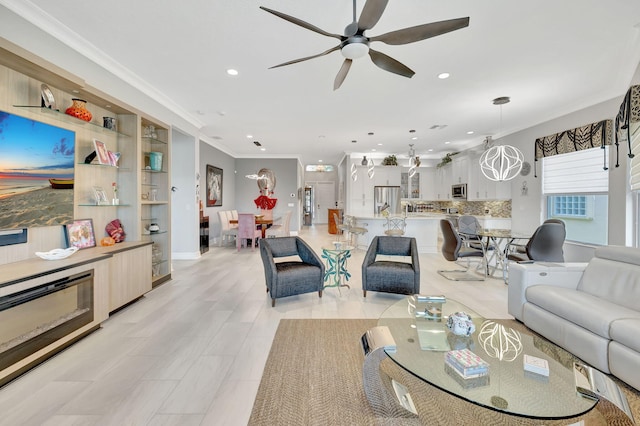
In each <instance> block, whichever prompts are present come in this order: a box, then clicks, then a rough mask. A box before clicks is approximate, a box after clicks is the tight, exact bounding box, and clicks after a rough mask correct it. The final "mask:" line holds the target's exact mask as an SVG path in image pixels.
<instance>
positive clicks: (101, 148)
mask: <svg viewBox="0 0 640 426" xmlns="http://www.w3.org/2000/svg"><path fill="white" fill-rule="evenodd" d="M93 148H94V149H95V150H96V158H97V159H98V163H100V164H105V165H107V166H111V165H112V164H111V157H110V156H109V151H108V150H107V146H106V145H105V143H104V142H101V141H99V140H98V139H93Z"/></svg>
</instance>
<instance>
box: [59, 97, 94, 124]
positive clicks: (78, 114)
mask: <svg viewBox="0 0 640 426" xmlns="http://www.w3.org/2000/svg"><path fill="white" fill-rule="evenodd" d="M71 100H72V101H73V105H71V106H70V107H69V108H67V110H66V111H65V114H68V115H70V116H72V117H75V118H79V119H80V120H84V121H91V119H92V118H93V115H91V113H90V112H89V111H88V110H87V108H86V107H85V105H86V104H87V101H85V100H83V99H77V98H74V99H71Z"/></svg>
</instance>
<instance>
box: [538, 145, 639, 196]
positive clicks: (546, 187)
mask: <svg viewBox="0 0 640 426" xmlns="http://www.w3.org/2000/svg"><path fill="white" fill-rule="evenodd" d="M639 149H640V148H639ZM602 151H603V149H602V148H591V149H584V150H582V151H575V152H569V153H567V154H559V155H554V156H552V157H545V158H543V160H542V193H543V194H576V193H580V194H590V193H591V194H592V193H607V192H609V170H604V169H603V166H604V160H603V155H604V156H606V158H607V160H608V159H609V147H608V146H605V148H604V151H605V153H604V154H603V152H602ZM638 172H639V173H640V165H639V166H638ZM638 182H639V183H640V174H639V177H638Z"/></svg>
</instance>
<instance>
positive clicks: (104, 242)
mask: <svg viewBox="0 0 640 426" xmlns="http://www.w3.org/2000/svg"><path fill="white" fill-rule="evenodd" d="M115 243H116V240H114V239H113V238H111V237H104V238H103V239H101V240H100V245H101V246H103V247H106V246H112V245H115Z"/></svg>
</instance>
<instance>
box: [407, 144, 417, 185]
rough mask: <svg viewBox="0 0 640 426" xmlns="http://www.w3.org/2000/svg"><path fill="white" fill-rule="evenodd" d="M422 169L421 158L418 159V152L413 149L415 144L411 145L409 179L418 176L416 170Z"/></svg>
mask: <svg viewBox="0 0 640 426" xmlns="http://www.w3.org/2000/svg"><path fill="white" fill-rule="evenodd" d="M418 167H420V157H416V150H415V149H413V144H412V143H410V144H409V178H412V177H413V176H414V175H415V174H416V169H417V168H418Z"/></svg>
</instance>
